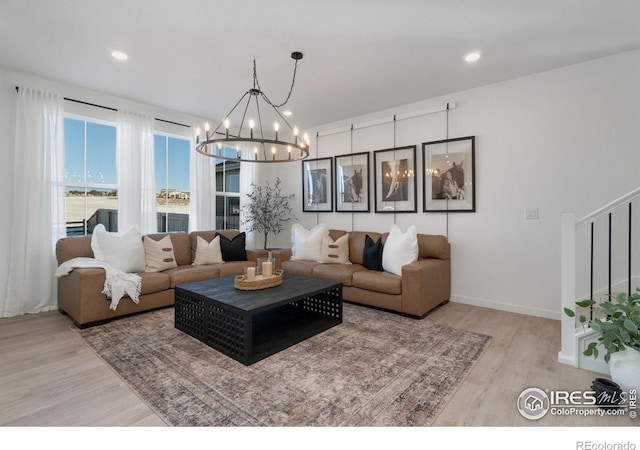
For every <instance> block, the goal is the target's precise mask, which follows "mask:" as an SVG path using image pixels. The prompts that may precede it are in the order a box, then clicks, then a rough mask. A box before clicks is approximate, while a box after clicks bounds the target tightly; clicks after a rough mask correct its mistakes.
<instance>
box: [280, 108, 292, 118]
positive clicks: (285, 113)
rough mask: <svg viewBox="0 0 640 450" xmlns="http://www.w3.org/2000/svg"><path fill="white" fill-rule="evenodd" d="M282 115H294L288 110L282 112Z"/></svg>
mask: <svg viewBox="0 0 640 450" xmlns="http://www.w3.org/2000/svg"><path fill="white" fill-rule="evenodd" d="M282 114H284V115H285V116H287V117H289V116H291V115H293V113H292V112H291V111H289V110H288V109H287V110H286V111H282Z"/></svg>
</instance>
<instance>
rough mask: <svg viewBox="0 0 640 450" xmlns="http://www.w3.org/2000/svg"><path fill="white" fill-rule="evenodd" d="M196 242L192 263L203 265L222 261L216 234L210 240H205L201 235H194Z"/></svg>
mask: <svg viewBox="0 0 640 450" xmlns="http://www.w3.org/2000/svg"><path fill="white" fill-rule="evenodd" d="M196 242H197V244H196V252H195V256H194V258H193V264H192V265H194V266H203V265H205V264H220V263H222V262H224V261H223V260H222V250H221V248H220V236H216V237H215V238H213V240H212V241H211V242H207V241H206V240H204V239H203V238H202V237H201V236H196Z"/></svg>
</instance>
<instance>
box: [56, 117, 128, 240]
mask: <svg viewBox="0 0 640 450" xmlns="http://www.w3.org/2000/svg"><path fill="white" fill-rule="evenodd" d="M64 145H65V209H66V216H67V236H75V235H85V234H91V233H92V232H93V228H94V227H95V226H96V225H97V224H98V223H102V224H103V225H104V226H105V228H106V229H107V230H109V231H117V230H118V180H117V175H116V127H115V126H114V125H112V124H109V123H106V122H96V121H89V120H85V119H83V118H74V117H65V119H64Z"/></svg>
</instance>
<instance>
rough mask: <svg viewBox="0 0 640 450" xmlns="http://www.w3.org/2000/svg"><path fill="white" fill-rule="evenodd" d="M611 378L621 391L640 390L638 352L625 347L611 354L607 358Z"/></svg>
mask: <svg viewBox="0 0 640 450" xmlns="http://www.w3.org/2000/svg"><path fill="white" fill-rule="evenodd" d="M609 370H610V371H611V379H612V380H613V381H614V382H616V383H618V384H619V385H620V387H621V388H622V390H623V391H625V392H629V390H630V389H639V390H640V352H639V351H638V350H635V349H633V348H629V347H627V348H626V349H624V350H623V351H621V352H615V353H612V354H611V359H610V360H609Z"/></svg>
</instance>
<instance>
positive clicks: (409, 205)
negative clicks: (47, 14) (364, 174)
mask: <svg viewBox="0 0 640 450" xmlns="http://www.w3.org/2000/svg"><path fill="white" fill-rule="evenodd" d="M373 167H374V172H375V177H374V192H375V204H376V212H377V213H414V212H416V203H417V202H416V198H417V196H418V188H417V182H416V146H415V145H410V146H407V147H396V148H389V149H385V150H376V151H374V152H373Z"/></svg>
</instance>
